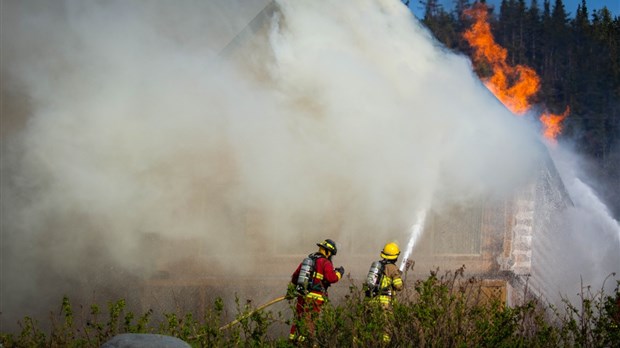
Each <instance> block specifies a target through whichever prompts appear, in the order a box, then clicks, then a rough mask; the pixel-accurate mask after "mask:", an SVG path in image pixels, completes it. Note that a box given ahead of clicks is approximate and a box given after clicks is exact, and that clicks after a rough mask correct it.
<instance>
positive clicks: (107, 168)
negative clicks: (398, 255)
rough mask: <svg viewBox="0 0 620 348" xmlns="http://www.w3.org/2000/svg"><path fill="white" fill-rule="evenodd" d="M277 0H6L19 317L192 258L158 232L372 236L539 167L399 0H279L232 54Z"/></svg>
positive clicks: (518, 132) (495, 190)
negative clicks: (78, 290)
mask: <svg viewBox="0 0 620 348" xmlns="http://www.w3.org/2000/svg"><path fill="white" fill-rule="evenodd" d="M266 3H267V2H266V1H262V2H251V3H250V2H244V1H235V2H231V1H225V0H222V1H209V2H202V1H195V2H192V1H186V2H179V3H177V2H175V3H169V2H163V1H131V2H126V1H105V2H92V1H87V2H84V1H56V2H53V3H52V2H39V1H3V3H2V4H3V5H2V6H3V10H2V26H3V28H2V29H3V30H2V74H3V79H2V93H3V97H6V96H11V98H9V99H7V98H4V99H5V100H4V102H3V103H4V104H6V105H7V106H6V107H4V106H3V113H2V114H3V115H2V117H3V119H10V120H12V121H11V123H10V124H9V126H10V128H9V129H8V130H3V133H2V136H3V139H2V145H3V148H2V170H3V176H2V193H3V194H2V211H3V218H2V274H3V280H2V298H1V299H0V300H1V301H2V303H1V306H2V312H3V318H2V320H3V322H4V321H5V320H7V321H9V320H10V321H12V320H14V319H15V318H14V316H21V315H24V314H27V313H28V311H29V310H30V307H31V306H35V305H36V304H39V303H40V302H43V303H44V304H45V305H47V303H45V301H48V300H52V301H58V297H57V296H58V294H59V293H62V292H65V291H67V290H68V289H71V288H72V287H84V288H88V289H90V288H93V289H101V286H102V285H101V284H107V285H108V286H109V287H112V288H114V287H115V286H116V285H117V284H118V283H116V282H119V281H120V282H122V283H124V284H127V283H130V282H131V279H133V278H132V277H138V278H139V277H141V276H143V275H145V274H148V272H151V271H153V270H154V268H155V266H154V265H153V264H152V262H153V260H162V259H165V258H174V257H175V256H178V255H155V256H154V257H150V256H149V257H147V256H148V253H149V252H152V250H148V248H145V247H144V238H145V236H158V237H157V238H166V239H165V240H181V241H183V240H193V239H192V238H198V239H199V240H201V241H202V242H203V243H202V244H201V246H200V247H199V248H200V250H198V251H197V254H199V255H221V254H224V255H226V256H231V255H232V254H234V256H235V257H240V256H248V257H251V256H252V255H253V253H252V250H259V251H264V249H265V248H267V247H268V246H271V245H273V244H274V243H280V244H278V245H280V246H282V247H278V248H274V249H273V250H272V251H273V252H286V251H282V250H284V249H285V247H291V248H292V249H293V250H294V251H295V252H301V251H305V250H307V249H308V248H309V247H310V248H312V246H313V243H314V242H316V241H318V240H321V239H323V238H326V237H331V236H333V235H335V234H337V235H338V236H339V240H338V242H339V243H340V245H341V248H342V249H343V250H345V251H346V252H345V253H355V252H356V250H355V248H357V247H361V246H362V245H364V244H365V241H371V242H372V243H376V241H381V242H383V241H385V240H387V239H394V238H397V239H398V238H400V241H401V243H402V244H404V243H405V241H406V238H407V237H408V236H407V234H408V227H409V226H410V225H411V223H412V218H413V216H412V215H413V213H414V212H415V211H416V210H417V209H418V208H421V207H423V206H424V205H427V204H428V203H429V202H430V201H431V200H432V202H433V204H434V205H437V206H441V205H442V204H448V203H459V202H467V201H468V200H469V199H472V198H476V197H480V196H488V195H497V196H501V195H503V194H508V193H510V192H512V190H513V189H514V187H516V186H518V185H519V184H521V183H523V182H525V181H527V180H529V179H530V175H531V173H532V170H531V168H532V167H533V166H534V164H535V163H536V159H537V156H538V154H539V146H538V145H536V141H535V138H536V137H535V136H534V135H533V133H532V132H531V131H530V130H529V129H528V127H527V126H526V125H525V124H524V123H523V122H522V120H519V119H517V118H515V117H514V116H513V115H511V114H510V113H509V112H508V111H507V110H506V109H505V108H504V107H503V106H502V105H501V104H500V103H499V102H498V101H497V100H496V99H495V98H494V97H493V96H492V95H491V94H490V93H489V92H488V91H487V90H486V88H485V87H484V86H483V85H482V84H481V83H480V82H479V81H478V79H477V78H476V76H475V75H474V74H473V72H472V69H471V66H470V63H469V61H468V60H467V59H465V58H463V57H460V56H457V55H454V54H452V53H450V52H447V51H445V50H444V49H442V48H441V47H440V46H439V45H438V44H437V43H436V42H435V41H434V40H433V39H432V38H431V36H430V35H429V33H428V32H427V31H426V30H425V29H423V28H422V26H421V25H420V23H418V22H417V20H415V18H414V17H413V16H412V15H411V13H410V12H409V10H408V9H407V8H405V7H404V6H403V5H402V4H401V3H400V1H398V0H380V1H375V0H360V1H355V2H351V1H335V0H334V1H281V2H279V5H280V10H281V11H280V12H279V13H278V16H277V17H275V18H273V19H272V20H271V21H270V22H268V23H266V28H267V30H268V31H269V32H268V35H267V36H260V35H256V37H254V38H252V37H250V38H249V39H246V40H247V41H246V43H247V42H249V44H248V45H250V44H251V46H252V47H255V49H252V50H246V51H243V54H242V55H241V59H239V56H237V57H236V59H234V60H233V59H228V58H227V56H219V55H218V53H219V52H220V51H221V50H222V48H223V47H224V46H225V45H226V44H227V43H228V42H229V41H230V40H232V39H233V37H234V36H235V35H236V33H238V32H239V31H240V30H241V29H243V27H244V25H245V24H246V23H248V22H249V21H250V20H251V19H252V18H253V17H254V16H255V15H256V14H257V13H258V12H259V11H260V10H261V9H262V8H263V7H264V6H265V5H266ZM15 96H17V97H15ZM24 100H25V102H24ZM5 113H10V115H5ZM333 221H336V222H335V223H332V222H333ZM248 226H249V227H248ZM248 228H250V229H253V230H252V232H251V233H249V234H248V232H247V231H248ZM377 243H378V242H377ZM379 248H380V244H373V245H370V246H369V247H367V249H369V250H378V249H379ZM177 252H178V253H179V254H190V251H188V250H187V249H179V250H178V251H177ZM192 252H193V251H192ZM151 256H153V255H151ZM213 262H215V261H213ZM209 266H212V267H223V268H224V269H225V271H227V272H231V273H233V274H235V272H241V270H239V269H237V268H235V267H234V265H231V264H228V263H225V262H224V261H222V262H221V264H210V265H209ZM111 276H112V277H111ZM285 276H286V275H285ZM110 277H111V278H110ZM84 279H86V280H84ZM98 291H101V290H98ZM45 309H46V310H47V309H48V308H45Z"/></svg>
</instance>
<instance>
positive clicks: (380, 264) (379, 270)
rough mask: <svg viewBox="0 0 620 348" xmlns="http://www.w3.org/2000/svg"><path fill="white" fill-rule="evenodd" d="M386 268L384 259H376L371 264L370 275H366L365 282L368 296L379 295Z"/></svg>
mask: <svg viewBox="0 0 620 348" xmlns="http://www.w3.org/2000/svg"><path fill="white" fill-rule="evenodd" d="M384 269H385V262H384V261H375V262H373V263H372V264H371V265H370V269H369V270H368V275H367V276H366V283H365V284H364V287H365V293H366V297H375V296H377V295H379V292H380V290H381V282H382V281H383V276H384V274H383V270H384Z"/></svg>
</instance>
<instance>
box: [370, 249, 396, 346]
mask: <svg viewBox="0 0 620 348" xmlns="http://www.w3.org/2000/svg"><path fill="white" fill-rule="evenodd" d="M380 255H381V260H380V261H376V262H373V263H372V265H371V266H370V270H369V271H368V277H367V279H366V284H365V288H366V297H367V298H368V299H369V300H370V302H371V303H376V304H379V305H380V307H381V308H382V309H383V313H384V315H385V319H386V321H387V318H388V317H390V316H391V314H392V301H393V300H394V293H395V292H396V291H401V290H402V289H403V287H404V286H403V280H402V272H401V271H400V270H399V269H398V267H397V266H396V260H398V256H399V255H400V249H399V247H398V244H396V243H394V242H390V243H387V244H385V246H384V247H383V250H381V254H380ZM382 339H383V341H384V342H385V343H388V342H390V341H391V337H390V335H389V332H388V330H385V331H384V333H383V337H382Z"/></svg>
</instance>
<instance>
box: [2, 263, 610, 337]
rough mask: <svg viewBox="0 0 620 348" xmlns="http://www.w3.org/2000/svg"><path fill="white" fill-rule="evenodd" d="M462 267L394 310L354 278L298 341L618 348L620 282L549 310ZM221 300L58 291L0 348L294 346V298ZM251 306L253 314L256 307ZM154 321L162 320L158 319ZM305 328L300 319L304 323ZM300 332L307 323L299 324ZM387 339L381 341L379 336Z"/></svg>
mask: <svg viewBox="0 0 620 348" xmlns="http://www.w3.org/2000/svg"><path fill="white" fill-rule="evenodd" d="M463 271H464V269H463V268H461V269H458V270H456V271H448V272H445V273H443V274H439V271H438V270H436V271H432V272H431V273H430V275H429V276H428V277H427V278H426V279H422V280H419V281H416V282H415V284H414V286H413V287H409V288H408V289H406V290H405V291H404V292H403V293H402V294H400V295H399V296H398V298H397V301H396V302H395V303H394V304H393V307H392V310H391V311H388V312H386V311H384V310H382V309H381V308H380V307H379V306H378V305H376V304H374V303H371V302H368V301H366V300H365V299H364V292H363V289H361V288H358V287H356V286H355V285H354V284H353V283H352V282H351V285H350V288H349V291H348V294H347V295H346V296H345V298H344V299H343V301H341V303H339V304H338V305H335V304H334V305H332V304H330V303H328V304H326V305H325V306H324V309H323V311H322V313H321V315H320V316H319V317H317V318H316V320H315V325H316V334H315V335H314V337H311V338H310V339H309V340H308V341H306V342H305V343H304V344H306V345H307V346H309V347H310V346H312V345H313V344H317V345H318V346H321V347H380V346H390V347H620V328H619V326H620V307H619V306H620V291H619V287H620V281H616V287H615V291H614V293H612V294H605V293H603V292H602V291H593V290H592V288H591V287H589V286H582V289H581V296H580V303H576V304H574V303H570V302H569V301H568V300H564V301H563V302H562V303H563V305H562V306H560V307H554V306H551V305H548V304H544V303H542V302H540V301H538V300H536V299H531V300H527V301H525V302H524V303H522V304H519V305H516V306H511V307H507V306H505V305H503V304H502V303H501V302H500V301H499V300H485V299H484V298H483V297H482V296H480V294H481V292H480V288H479V287H477V286H476V284H477V281H476V279H473V278H469V279H466V278H465V277H464V276H463ZM223 303H224V302H223V301H222V299H219V298H218V299H216V300H215V301H214V302H213V303H211V304H209V306H208V308H206V310H205V311H204V315H202V316H200V317H196V316H195V315H193V314H191V313H157V314H158V315H155V314H156V313H154V312H153V311H152V310H148V311H146V312H145V313H140V314H134V313H133V312H131V311H129V310H128V309H127V305H126V303H125V301H124V300H122V299H121V300H118V301H115V302H110V303H109V304H108V305H107V308H105V309H102V308H100V307H99V306H97V305H92V306H90V307H89V308H87V309H85V308H83V307H81V306H78V307H77V311H76V307H74V306H73V305H72V304H71V303H70V300H69V298H67V297H64V298H63V299H62V302H61V307H60V311H59V312H58V313H52V315H51V317H50V321H51V325H48V326H51V329H50V330H46V332H44V331H43V330H42V329H41V328H40V327H41V326H40V325H39V323H38V322H37V321H36V320H35V319H33V318H30V317H25V318H23V319H22V320H20V321H19V327H20V330H19V332H17V333H0V343H1V345H0V347H3V348H6V347H99V346H100V345H101V344H103V343H104V342H106V341H107V340H109V339H110V338H112V337H114V336H115V335H117V334H119V333H157V334H164V335H170V336H174V337H178V338H180V339H182V340H184V341H186V342H188V343H189V344H190V345H191V346H193V347H290V346H291V344H290V343H289V342H288V336H287V335H278V334H275V335H274V334H273V330H270V329H272V328H273V326H274V325H275V324H279V325H282V324H283V323H284V324H287V325H290V324H291V320H292V318H291V317H292V313H293V306H294V301H291V302H290V305H291V310H290V311H289V312H287V313H284V314H283V313H280V312H277V313H274V312H272V311H270V310H269V309H266V310H263V311H256V312H254V309H255V307H254V306H253V305H252V302H250V301H248V302H246V303H245V304H242V303H241V302H240V301H239V299H237V300H236V302H235V303H236V312H237V317H238V318H240V317H246V316H247V318H244V319H243V320H241V321H240V322H239V324H238V325H235V326H232V327H230V328H227V329H226V330H220V327H222V326H223V325H224V324H226V322H224V315H223V314H224V312H225V308H224V304H223ZM252 312H254V313H252ZM155 317H158V318H159V319H155ZM300 324H301V325H302V326H303V324H302V323H300ZM302 329H303V328H302ZM384 333H387V334H388V335H389V336H390V338H391V340H390V341H389V342H387V343H386V342H385V341H384V340H383V334H384Z"/></svg>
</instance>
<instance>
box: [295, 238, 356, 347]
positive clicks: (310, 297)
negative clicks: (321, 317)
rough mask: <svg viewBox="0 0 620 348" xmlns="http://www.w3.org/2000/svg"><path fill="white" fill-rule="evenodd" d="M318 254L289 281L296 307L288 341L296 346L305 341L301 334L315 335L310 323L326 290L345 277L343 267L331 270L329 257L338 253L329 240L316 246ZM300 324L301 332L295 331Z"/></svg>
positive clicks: (298, 329)
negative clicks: (295, 298)
mask: <svg viewBox="0 0 620 348" xmlns="http://www.w3.org/2000/svg"><path fill="white" fill-rule="evenodd" d="M316 245H317V246H318V247H319V250H318V251H317V252H315V253H313V254H310V255H308V257H307V258H305V259H304V260H303V261H302V263H300V264H299V266H298V267H297V270H296V271H295V272H294V273H293V275H292V277H291V284H290V285H289V291H288V293H287V294H288V297H289V298H291V299H292V298H294V297H297V304H296V306H295V312H296V313H295V314H296V315H295V319H296V321H295V322H294V323H293V325H292V326H291V331H290V335H289V338H290V339H291V340H292V341H295V342H302V341H304V340H305V339H306V336H305V335H304V333H309V334H310V335H313V334H314V330H315V326H314V322H313V319H315V318H316V316H317V315H318V313H320V311H321V306H322V305H323V304H324V303H325V302H326V301H327V299H328V295H327V289H328V288H329V286H330V285H331V284H334V283H336V282H338V281H339V280H340V278H342V276H343V275H344V267H342V266H340V267H337V268H335V269H334V265H333V264H332V261H331V260H332V257H333V256H334V255H336V253H337V252H338V248H337V247H336V243H335V242H334V241H333V240H331V239H325V240H324V241H322V242H321V243H317V244H316ZM299 323H303V326H304V327H303V330H302V329H301V328H300V327H298V324H299Z"/></svg>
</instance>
